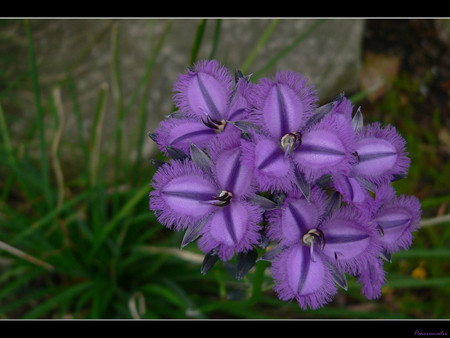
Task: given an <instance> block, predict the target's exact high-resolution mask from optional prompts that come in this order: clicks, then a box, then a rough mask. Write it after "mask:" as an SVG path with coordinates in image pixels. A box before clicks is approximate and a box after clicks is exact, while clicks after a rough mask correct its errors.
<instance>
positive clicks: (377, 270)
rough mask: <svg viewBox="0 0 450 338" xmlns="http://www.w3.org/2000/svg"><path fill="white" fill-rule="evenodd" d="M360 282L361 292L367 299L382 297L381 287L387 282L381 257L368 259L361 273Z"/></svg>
mask: <svg viewBox="0 0 450 338" xmlns="http://www.w3.org/2000/svg"><path fill="white" fill-rule="evenodd" d="M358 282H359V283H361V284H362V285H361V294H363V295H364V296H366V298H367V299H378V298H380V297H381V288H382V286H383V285H384V284H385V283H386V279H385V271H384V269H383V261H382V260H381V259H376V260H371V261H367V262H366V265H365V267H364V268H363V269H362V271H361V274H360V275H359V278H358Z"/></svg>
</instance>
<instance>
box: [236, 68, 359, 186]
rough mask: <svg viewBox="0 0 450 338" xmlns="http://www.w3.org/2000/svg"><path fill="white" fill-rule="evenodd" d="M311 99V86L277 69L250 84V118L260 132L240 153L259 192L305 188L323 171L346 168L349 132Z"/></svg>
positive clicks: (335, 170) (314, 96)
mask: <svg viewBox="0 0 450 338" xmlns="http://www.w3.org/2000/svg"><path fill="white" fill-rule="evenodd" d="M316 101H317V96H316V94H315V90H314V88H313V87H312V86H310V85H309V84H308V83H307V80H306V79H305V78H304V77H303V76H302V75H300V74H298V73H294V72H278V73H277V74H276V76H275V79H274V80H271V79H268V78H263V79H261V80H260V82H259V83H258V84H256V85H255V87H254V90H253V92H252V95H251V96H250V102H251V104H252V106H253V110H252V113H251V115H250V116H249V118H250V119H251V120H252V121H253V122H254V123H256V124H258V125H259V126H260V132H258V133H257V132H253V133H252V136H253V137H252V140H251V141H248V142H247V143H246V144H245V145H244V148H243V149H244V150H243V151H244V160H245V161H246V163H247V164H248V165H250V166H252V167H253V169H254V175H255V178H256V180H257V182H258V184H259V187H260V189H261V190H271V191H275V190H290V189H291V187H292V186H293V184H297V186H298V187H299V188H301V189H302V190H304V187H305V186H306V184H307V183H309V184H312V183H314V182H315V181H316V180H317V179H318V178H320V177H321V176H323V175H324V174H332V173H340V172H344V173H346V172H347V171H348V170H349V168H350V162H351V161H352V156H351V149H352V144H353V139H354V131H353V129H352V128H351V127H349V126H348V125H347V124H346V123H342V121H341V119H340V118H337V117H336V116H334V115H331V114H328V115H326V114H324V113H323V112H321V109H320V108H319V109H317V110H316ZM333 104H334V103H332V104H330V105H327V106H326V107H325V108H324V109H325V110H327V109H328V110H329V109H331V107H332V105H333ZM319 115H320V118H318V116H319ZM324 115H326V116H325V117H323V116H324Z"/></svg>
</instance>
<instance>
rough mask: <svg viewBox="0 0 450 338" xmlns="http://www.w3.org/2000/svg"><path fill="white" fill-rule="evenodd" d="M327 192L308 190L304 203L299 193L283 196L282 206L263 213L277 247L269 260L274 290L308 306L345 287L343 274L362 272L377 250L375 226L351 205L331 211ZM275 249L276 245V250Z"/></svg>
mask: <svg viewBox="0 0 450 338" xmlns="http://www.w3.org/2000/svg"><path fill="white" fill-rule="evenodd" d="M327 206H329V204H328V202H327V199H326V195H325V194H324V192H323V191H322V190H320V189H319V188H317V187H313V188H312V189H311V194H310V200H309V202H308V201H307V200H306V199H305V197H304V196H303V195H302V194H301V193H300V192H298V191H295V192H290V193H288V194H287V197H286V199H285V200H284V202H283V205H282V207H281V209H277V210H272V211H268V216H267V217H268V221H269V231H268V236H269V238H270V239H271V240H274V241H277V242H279V243H280V244H279V247H280V248H281V249H278V250H281V251H280V253H279V254H278V255H275V258H274V259H273V261H272V276H273V278H274V280H275V287H274V288H275V291H276V292H277V293H278V296H279V297H280V298H281V299H282V300H290V299H296V300H297V302H298V304H299V306H300V307H301V308H303V309H305V308H306V307H307V306H309V307H310V308H312V309H315V308H318V307H320V306H323V305H324V304H326V303H328V302H329V301H330V300H331V299H332V296H333V295H334V294H335V293H336V292H337V288H336V286H335V284H334V283H333V281H334V282H336V283H337V284H338V285H340V286H343V287H345V285H346V284H345V283H346V282H345V273H349V274H352V275H355V276H356V275H359V274H361V273H365V271H366V270H365V269H366V264H367V263H368V262H372V261H376V260H377V259H378V257H379V254H380V251H381V243H380V239H379V234H378V230H377V228H376V227H375V226H373V225H371V224H370V223H369V218H368V215H367V214H364V213H362V212H361V211H359V210H358V209H356V208H353V207H351V206H344V207H340V208H333V209H330V208H328V207H327ZM275 250H277V249H275Z"/></svg>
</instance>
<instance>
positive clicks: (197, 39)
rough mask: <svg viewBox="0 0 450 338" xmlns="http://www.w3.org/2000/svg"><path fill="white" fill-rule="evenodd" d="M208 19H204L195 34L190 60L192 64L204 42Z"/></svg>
mask: <svg viewBox="0 0 450 338" xmlns="http://www.w3.org/2000/svg"><path fill="white" fill-rule="evenodd" d="M206 21H207V19H202V20H201V21H200V22H199V24H198V26H197V32H196V34H195V39H194V43H193V45H192V49H191V58H190V61H189V65H192V64H193V63H194V62H195V60H196V59H197V54H198V51H199V49H200V46H201V44H202V40H203V34H204V32H205V27H206Z"/></svg>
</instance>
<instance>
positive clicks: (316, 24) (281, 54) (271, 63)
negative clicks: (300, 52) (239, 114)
mask: <svg viewBox="0 0 450 338" xmlns="http://www.w3.org/2000/svg"><path fill="white" fill-rule="evenodd" d="M324 22H325V19H318V20H316V21H315V22H314V23H313V24H312V25H311V26H310V27H308V29H307V30H306V31H304V32H303V33H302V34H300V35H299V36H298V37H297V38H296V39H295V40H294V41H293V42H292V43H291V44H290V45H289V46H287V47H285V48H283V50H281V51H280V52H279V53H278V54H277V55H275V56H274V57H273V58H272V59H271V60H269V62H267V64H266V65H265V66H264V67H263V68H262V69H260V70H259V71H258V72H256V73H255V74H253V76H252V78H253V79H258V78H259V77H261V76H262V75H263V74H264V73H266V72H267V71H268V70H269V69H270V68H272V67H273V66H274V65H275V64H276V63H277V62H278V61H279V60H280V59H282V58H283V57H284V56H285V55H286V54H288V53H289V52H290V51H291V50H292V49H294V48H295V47H296V46H297V45H298V44H299V43H300V42H302V41H303V40H304V39H306V38H307V37H308V36H309V35H310V34H311V33H312V32H313V31H314V30H315V29H316V28H317V27H319V26H320V25H321V24H322V23H324Z"/></svg>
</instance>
